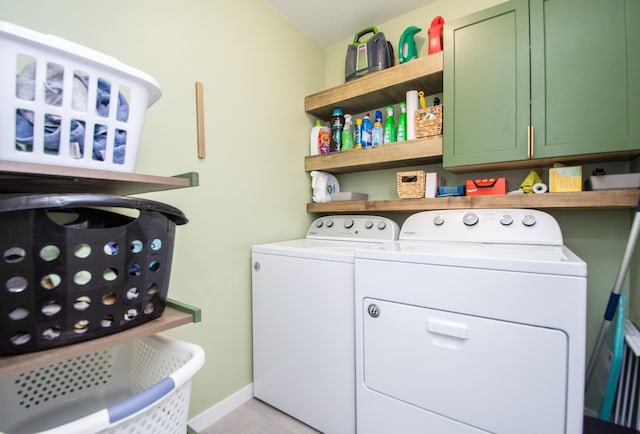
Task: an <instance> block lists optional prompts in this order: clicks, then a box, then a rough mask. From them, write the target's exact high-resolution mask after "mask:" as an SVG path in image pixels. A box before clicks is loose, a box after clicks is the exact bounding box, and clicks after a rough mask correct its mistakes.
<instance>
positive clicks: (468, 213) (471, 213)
mask: <svg viewBox="0 0 640 434" xmlns="http://www.w3.org/2000/svg"><path fill="white" fill-rule="evenodd" d="M400 239H401V240H415V241H455V242H466V243H499V244H535V245H552V246H561V245H562V232H561V230H560V225H559V224H558V222H557V221H556V220H555V219H554V218H553V217H552V216H551V215H549V214H547V213H545V212H542V211H538V210H532V209H448V210H437V211H424V212H419V213H417V214H413V215H411V216H410V217H409V218H407V220H406V221H405V223H404V225H402V230H401V233H400Z"/></svg>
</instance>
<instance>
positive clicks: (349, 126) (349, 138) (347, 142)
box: [340, 115, 353, 151]
mask: <svg viewBox="0 0 640 434" xmlns="http://www.w3.org/2000/svg"><path fill="white" fill-rule="evenodd" d="M351 149H353V122H352V121H351V115H344V129H343V130H342V149H340V150H341V151H349V150H351Z"/></svg>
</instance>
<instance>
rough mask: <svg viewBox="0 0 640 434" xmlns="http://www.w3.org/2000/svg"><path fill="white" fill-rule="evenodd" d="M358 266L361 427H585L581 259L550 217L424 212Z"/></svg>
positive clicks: (567, 432) (549, 430)
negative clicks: (567, 246)
mask: <svg viewBox="0 0 640 434" xmlns="http://www.w3.org/2000/svg"><path fill="white" fill-rule="evenodd" d="M355 273H356V306H357V308H356V385H357V386H356V393H357V399H356V400H357V426H358V434H372V433H381V434H382V433H384V434H388V433H392V432H396V433H403V434H412V433H437V434H479V433H500V434H560V433H564V434H582V420H583V393H584V368H585V340H586V339H585V327H586V296H587V281H586V276H587V267H586V264H585V263H584V262H583V261H582V260H581V259H580V258H578V257H577V256H576V255H575V254H574V253H572V252H571V251H570V250H569V249H567V248H566V247H565V246H564V245H563V241H562V233H561V231H560V227H559V225H558V224H557V222H556V221H555V220H554V219H553V217H551V216H550V215H548V214H546V213H543V212H540V211H534V210H522V209H496V210H492V209H487V210H484V209H474V210H445V211H427V212H421V213H418V214H414V215H412V216H410V217H409V218H408V219H407V220H406V222H405V223H404V225H403V226H402V229H401V231H400V240H399V241H398V242H396V243H392V244H391V245H385V246H380V247H375V248H372V249H368V250H360V251H358V252H356V260H355Z"/></svg>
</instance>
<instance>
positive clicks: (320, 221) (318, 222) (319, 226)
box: [316, 220, 322, 228]
mask: <svg viewBox="0 0 640 434" xmlns="http://www.w3.org/2000/svg"><path fill="white" fill-rule="evenodd" d="M316 227H317V228H321V227H322V220H318V221H316Z"/></svg>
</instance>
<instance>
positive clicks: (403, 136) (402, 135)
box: [396, 101, 407, 142]
mask: <svg viewBox="0 0 640 434" xmlns="http://www.w3.org/2000/svg"><path fill="white" fill-rule="evenodd" d="M396 140H397V141H398V142H404V141H405V140H407V103H405V102H404V101H403V102H401V103H400V117H398V134H397V136H396Z"/></svg>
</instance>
